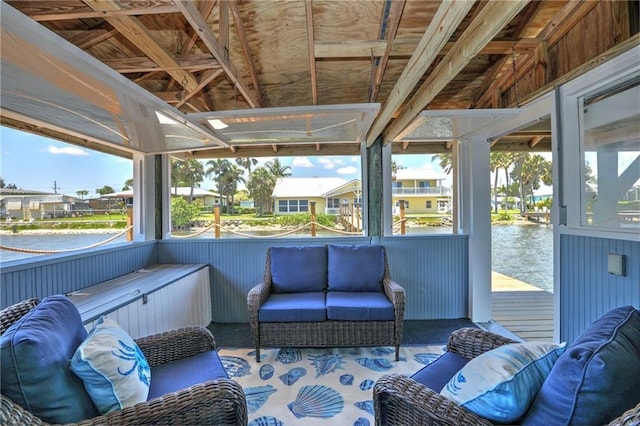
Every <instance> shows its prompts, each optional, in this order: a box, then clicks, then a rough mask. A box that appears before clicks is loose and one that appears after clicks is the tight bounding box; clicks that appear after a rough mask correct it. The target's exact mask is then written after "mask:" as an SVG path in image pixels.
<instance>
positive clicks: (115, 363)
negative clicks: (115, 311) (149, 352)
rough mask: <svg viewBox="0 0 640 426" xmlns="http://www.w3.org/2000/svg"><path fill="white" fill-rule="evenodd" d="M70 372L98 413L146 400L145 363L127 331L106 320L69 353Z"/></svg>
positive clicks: (148, 374)
mask: <svg viewBox="0 0 640 426" xmlns="http://www.w3.org/2000/svg"><path fill="white" fill-rule="evenodd" d="M71 370H72V371H73V372H74V373H76V374H77V375H78V377H80V378H81V379H82V381H83V382H84V387H85V388H86V389H87V393H88V394H89V396H91V399H92V400H93V402H94V404H95V405H96V407H98V410H99V411H100V413H102V414H107V413H111V412H112V411H116V410H120V409H122V408H125V407H130V406H132V405H135V404H137V403H139V402H144V401H146V400H147V396H148V394H149V384H150V381H151V370H150V368H149V364H148V363H147V360H146V358H145V357H144V354H143V353H142V351H141V350H140V348H139V347H138V345H137V344H136V343H135V342H134V341H133V339H132V338H131V337H130V336H129V335H128V334H127V332H126V331H124V330H123V329H122V327H120V326H119V325H118V323H116V322H115V321H113V320H110V319H108V318H105V317H100V319H99V320H98V322H97V323H96V325H95V327H94V328H93V330H91V332H90V333H89V336H88V337H87V338H86V339H85V341H84V342H82V344H81V345H80V346H79V347H78V349H77V350H76V352H75V354H73V358H71Z"/></svg>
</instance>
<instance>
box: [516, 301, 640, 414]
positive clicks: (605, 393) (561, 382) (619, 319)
mask: <svg viewBox="0 0 640 426" xmlns="http://www.w3.org/2000/svg"><path fill="white" fill-rule="evenodd" d="M639 398H640V311H638V310H637V309H634V308H633V307H632V306H623V307H620V308H616V309H613V310H612V311H609V312H608V313H606V314H605V315H604V316H602V317H601V318H600V319H599V320H597V321H596V322H594V323H593V324H591V325H590V326H589V327H588V328H587V329H586V330H585V331H584V333H582V335H581V336H580V337H579V338H578V339H577V340H576V341H575V342H574V343H573V345H571V347H570V348H568V349H567V350H566V352H565V353H564V354H563V355H561V356H560V358H558V361H556V364H555V366H554V367H553V369H552V370H551V373H550V374H549V376H548V377H547V379H546V380H545V382H544V384H543V385H542V388H541V389H540V392H538V395H537V396H536V399H535V401H534V402H533V404H532V406H531V408H530V410H529V412H528V413H527V415H526V418H525V424H538V425H549V424H580V425H586V424H589V425H591V424H593V425H595V424H605V423H608V422H610V421H611V420H613V419H614V418H616V417H618V416H619V415H621V414H622V413H623V412H624V411H626V410H627V409H630V408H633V407H634V406H635V405H636V404H637V403H638V400H639Z"/></svg>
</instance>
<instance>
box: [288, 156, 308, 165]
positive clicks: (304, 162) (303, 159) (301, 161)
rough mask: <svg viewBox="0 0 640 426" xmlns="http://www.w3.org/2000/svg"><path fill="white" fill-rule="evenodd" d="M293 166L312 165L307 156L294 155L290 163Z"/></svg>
mask: <svg viewBox="0 0 640 426" xmlns="http://www.w3.org/2000/svg"><path fill="white" fill-rule="evenodd" d="M291 166H293V167H313V163H312V162H311V161H310V160H309V159H308V158H307V157H296V158H294V159H293V162H292V163H291Z"/></svg>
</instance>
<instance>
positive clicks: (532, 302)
mask: <svg viewBox="0 0 640 426" xmlns="http://www.w3.org/2000/svg"><path fill="white" fill-rule="evenodd" d="M491 294H492V299H493V320H494V321H495V322H496V323H498V324H499V325H501V326H502V327H504V328H505V329H507V330H508V331H510V332H511V333H513V334H515V335H517V336H519V337H520V338H522V339H523V340H526V341H547V342H551V341H553V293H550V292H548V291H545V290H542V289H540V288H538V287H535V286H533V285H531V284H528V283H525V282H523V281H520V280H517V279H515V278H512V277H509V276H507V275H503V274H500V273H498V272H492V276H491Z"/></svg>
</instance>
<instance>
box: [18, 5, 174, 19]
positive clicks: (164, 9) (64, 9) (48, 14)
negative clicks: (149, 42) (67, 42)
mask: <svg viewBox="0 0 640 426" xmlns="http://www.w3.org/2000/svg"><path fill="white" fill-rule="evenodd" d="M34 3H35V2H34ZM38 3H39V5H40V6H43V5H45V6H47V8H46V9H44V10H42V8H41V9H40V10H38V11H34V12H33V13H29V11H28V9H27V10H26V13H28V14H29V17H30V18H31V19H33V20H34V21H39V22H44V21H62V20H66V19H90V18H103V17H104V13H103V12H100V11H98V10H97V9H93V8H91V9H93V10H87V9H86V8H82V9H81V10H80V8H78V10H71V11H69V7H73V6H69V5H68V4H65V5H64V6H61V5H60V4H59V3H60V2H55V1H48V2H38ZM134 3H135V2H134ZM89 7H91V6H89ZM56 9H59V10H58V11H56ZM176 12H178V8H176V7H175V6H174V5H173V4H157V5H153V4H152V5H144V6H140V7H122V8H121V9H118V10H114V11H112V12H110V13H109V15H110V16H136V15H156V14H160V13H176Z"/></svg>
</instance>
